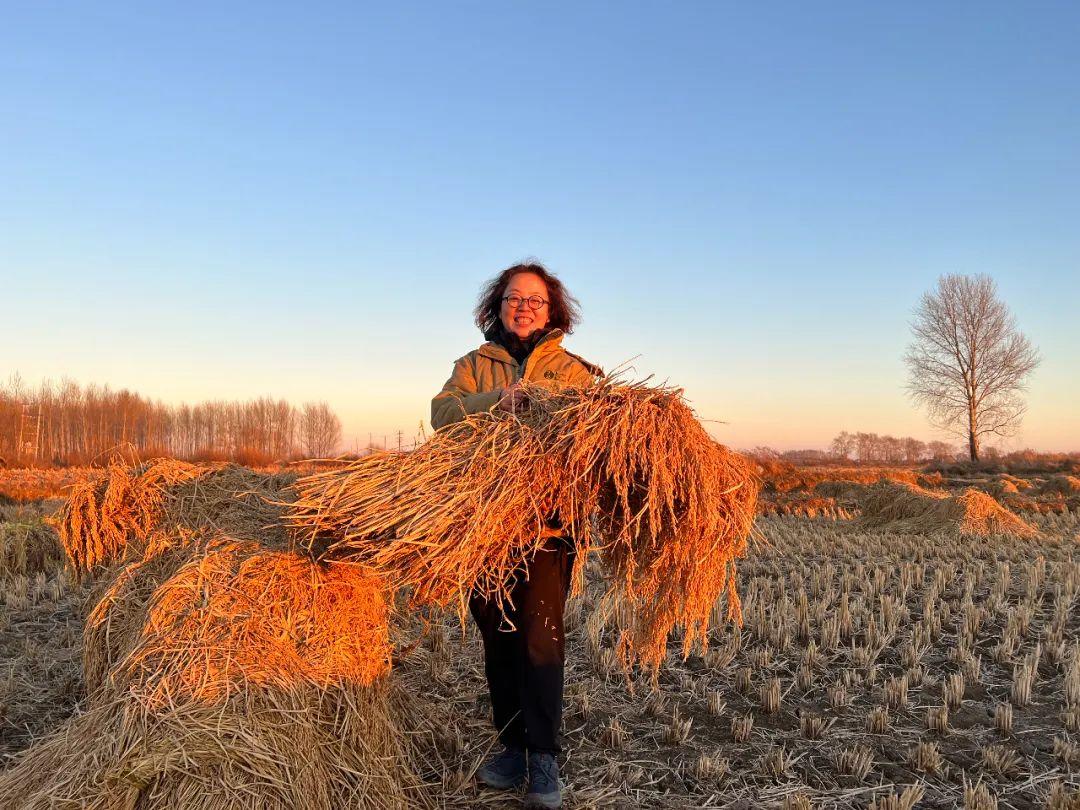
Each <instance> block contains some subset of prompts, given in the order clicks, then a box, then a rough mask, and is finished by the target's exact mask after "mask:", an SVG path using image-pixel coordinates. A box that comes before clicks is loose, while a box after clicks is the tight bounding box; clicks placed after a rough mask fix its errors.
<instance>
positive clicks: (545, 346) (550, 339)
mask: <svg viewBox="0 0 1080 810" xmlns="http://www.w3.org/2000/svg"><path fill="white" fill-rule="evenodd" d="M562 339H563V331H562V330H561V329H552V330H551V331H550V332H548V333H547V334H546V335H544V336H543V337H542V338H540V340H539V341H537V343H536V345H535V346H534V347H533V350H532V352H530V353H529V356H530V357H532V356H533V355H535V354H543V353H546V352H550V351H553V350H555V349H558V348H559V344H560V343H562ZM478 351H479V354H481V355H483V356H484V357H490V358H491V359H492V360H499V361H500V362H503V363H510V364H511V365H516V364H517V361H516V360H514V358H513V357H511V356H510V352H508V351H507V350H506V349H504V348H503V347H502V346H500V345H499V344H498V343H496V342H495V341H493V340H489V341H488V342H487V343H485V344H484V345H483V346H481V347H480V349H479V350H478Z"/></svg>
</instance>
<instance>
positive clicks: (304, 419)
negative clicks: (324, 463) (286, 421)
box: [300, 402, 341, 458]
mask: <svg viewBox="0 0 1080 810" xmlns="http://www.w3.org/2000/svg"><path fill="white" fill-rule="evenodd" d="M300 438H301V440H302V442H303V445H304V450H305V452H306V453H307V455H308V457H309V458H327V457H328V456H331V455H333V454H334V453H335V452H336V451H337V449H338V445H339V444H341V420H340V419H338V417H337V414H335V413H334V412H333V411H332V410H330V406H329V405H327V404H326V403H325V402H308V403H305V404H304V410H303V411H302V412H301V414H300Z"/></svg>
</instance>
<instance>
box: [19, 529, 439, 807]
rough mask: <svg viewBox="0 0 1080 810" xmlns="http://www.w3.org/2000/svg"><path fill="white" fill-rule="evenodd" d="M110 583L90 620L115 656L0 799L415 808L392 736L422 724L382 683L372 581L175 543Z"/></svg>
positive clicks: (378, 610) (237, 544) (382, 630)
mask: <svg viewBox="0 0 1080 810" xmlns="http://www.w3.org/2000/svg"><path fill="white" fill-rule="evenodd" d="M170 555H172V556H171V557H170ZM182 557H186V561H183V562H181V558H182ZM167 560H169V561H170V562H171V565H175V564H177V563H180V564H179V567H178V568H177V570H176V572H175V573H174V574H173V575H171V576H167V577H165V578H164V581H163V582H161V583H160V584H158V585H157V586H156V588H154V589H153V592H152V594H151V596H150V598H149V599H148V600H145V604H144V605H142V609H141V610H140V609H139V608H140V600H139V598H138V596H139V588H138V586H139V585H140V580H143V579H146V580H147V581H151V582H152V581H155V580H156V578H157V576H161V575H163V574H165V573H166V572H167V569H168V568H169V567H171V565H170V563H168V562H166V561H167ZM148 570H153V571H154V575H150V574H148V573H147V572H148ZM116 581H117V583H122V586H121V587H120V588H118V589H117V590H116V592H115V593H113V594H111V596H110V597H109V598H108V600H107V601H104V602H103V603H101V605H99V608H100V611H101V614H102V615H101V616H100V617H99V619H100V620H101V621H104V622H107V623H108V624H109V627H110V631H111V633H112V637H113V639H114V644H115V646H116V647H117V648H118V649H119V650H121V651H123V657H122V658H120V660H118V661H115V662H114V663H113V664H112V666H111V668H110V670H109V672H108V674H107V676H105V677H101V678H100V679H99V680H100V682H99V684H98V687H97V688H96V689H95V690H93V691H92V692H91V693H90V694H89V697H88V707H87V710H86V711H85V712H84V713H83V714H81V715H78V716H76V717H75V718H74V719H73V720H71V721H70V722H69V723H68V724H67V725H66V726H65V727H64V728H63V729H61V730H60V731H59V732H57V733H56V734H54V735H53V736H51V737H50V738H47V739H46V740H44V741H42V742H40V743H39V744H37V745H35V746H33V747H32V748H31V749H30V750H29V751H28V752H26V753H25V754H24V755H23V757H22V758H21V759H19V760H18V761H17V763H16V764H15V765H14V767H12V768H11V769H9V770H8V771H7V772H5V773H4V774H2V775H0V807H13V808H14V807H19V808H35V807H42V808H44V807H56V806H61V807H62V806H72V807H100V808H106V807H108V808H112V807H132V808H135V807H138V808H158V807H160V808H166V807H177V806H179V807H185V808H206V809H207V810H211V808H213V809H214V810H218V809H219V808H252V809H253V810H254V808H310V807H317V808H336V807H347V806H351V807H357V806H364V807H377V808H382V807H386V808H391V807H394V808H398V807H409V806H423V805H424V804H425V798H424V794H423V792H422V789H421V787H422V786H421V784H420V781H419V779H418V778H417V777H416V776H415V774H414V771H413V763H414V761H415V755H414V754H413V753H412V751H411V743H410V737H409V735H408V734H407V733H405V732H406V731H407V730H409V729H412V728H415V726H416V724H418V723H419V722H420V721H419V719H418V718H417V717H416V716H415V711H414V709H413V708H412V707H411V705H410V703H409V702H408V700H407V698H406V697H405V696H404V695H402V694H401V693H400V691H399V690H397V689H396V688H395V687H394V685H393V682H392V681H391V680H390V679H388V678H387V677H386V676H387V674H388V673H389V670H390V656H391V645H390V639H389V625H388V606H387V603H386V601H385V597H384V593H383V586H382V582H381V581H380V580H379V579H378V578H377V577H376V576H375V575H374V574H373V573H372V572H370V571H368V570H367V569H365V568H363V567H362V566H356V565H349V564H343V563H342V564H337V563H326V564H324V563H316V562H313V561H312V560H311V559H310V558H309V557H308V556H307V555H306V554H298V553H295V552H286V551H277V550H268V549H265V548H262V547H260V546H259V545H258V544H257V543H252V542H245V541H237V540H234V539H231V538H224V537H217V538H213V539H211V540H204V539H199V538H187V539H186V540H185V542H183V543H176V544H174V545H173V546H171V548H170V549H168V550H166V551H165V552H163V553H160V554H156V555H149V556H147V558H146V559H145V560H144V561H141V563H137V564H135V563H133V564H132V565H131V567H130V568H128V569H125V571H124V572H123V575H122V576H119V577H118V578H117V580H116ZM143 590H146V589H145V588H143ZM125 607H127V608H128V609H126V610H125V609H124V608H125ZM117 609H120V613H119V614H117V613H116V612H115V611H116V610H117Z"/></svg>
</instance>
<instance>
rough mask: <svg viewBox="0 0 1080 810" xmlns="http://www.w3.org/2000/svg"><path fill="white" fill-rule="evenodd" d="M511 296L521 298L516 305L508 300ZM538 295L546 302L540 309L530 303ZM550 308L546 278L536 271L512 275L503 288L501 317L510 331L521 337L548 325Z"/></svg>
mask: <svg viewBox="0 0 1080 810" xmlns="http://www.w3.org/2000/svg"><path fill="white" fill-rule="evenodd" d="M511 296H516V298H520V299H521V300H520V301H517V302H516V303H517V306H516V307H514V306H511V305H510V302H509V301H507V300H506V299H507V298H509V297H511ZM538 297H539V298H541V299H543V301H544V303H543V304H541V305H540V308H539V309H533V308H532V307H531V306H530V305H529V299H530V298H532V299H533V300H534V301H535V300H536V298H538ZM550 309H551V305H550V304H549V303H548V290H547V284H545V283H544V280H543V279H542V278H540V276H538V275H536V274H535V273H518V274H517V275H514V276H511V277H510V281H509V282H508V283H507V285H506V289H505V290H503V302H502V307H501V308H500V310H499V317H500V318H501V319H502V323H503V326H505V327H506V330H507V331H508V332H513V333H514V334H515V335H517V336H518V337H519V338H527V337H528V336H529V335H531V334H532V333H533V332H535V331H536V330H537V329H543V328H544V327H545V326H547V322H548V314H549V311H550Z"/></svg>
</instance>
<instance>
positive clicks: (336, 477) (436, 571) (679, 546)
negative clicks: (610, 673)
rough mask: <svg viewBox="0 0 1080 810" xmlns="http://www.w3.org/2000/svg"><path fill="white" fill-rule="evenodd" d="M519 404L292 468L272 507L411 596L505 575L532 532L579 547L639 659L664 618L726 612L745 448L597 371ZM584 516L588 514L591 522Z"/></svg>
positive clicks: (458, 589)
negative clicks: (297, 471)
mask: <svg viewBox="0 0 1080 810" xmlns="http://www.w3.org/2000/svg"><path fill="white" fill-rule="evenodd" d="M526 390H527V392H528V394H529V397H530V407H529V408H528V409H527V410H526V411H524V412H522V413H519V414H516V415H515V414H506V413H501V412H493V413H482V414H474V415H471V416H469V417H468V418H466V419H465V420H464V421H462V422H458V423H455V424H453V425H450V426H448V427H446V428H444V429H443V430H440V431H438V432H437V433H436V434H435V435H434V436H433V437H432V438H431V439H429V440H428V441H427V442H426V443H425V444H423V445H421V446H420V447H419V448H417V449H416V450H414V451H411V452H408V453H381V454H375V455H371V456H367V457H364V458H362V459H360V460H358V461H355V462H353V463H351V464H348V465H345V466H343V467H341V468H338V469H333V470H329V471H325V472H321V473H317V474H315V475H311V476H308V477H306V478H302V479H300V480H299V481H298V482H297V485H296V490H297V493H298V498H297V501H296V502H295V503H294V504H293V505H292V507H291V508H290V509H289V511H288V512H287V520H288V522H289V523H290V524H291V525H292V526H293V527H294V528H295V529H296V530H297V531H298V532H299V533H300V535H301V536H302V537H303V538H305V539H306V541H307V542H308V543H310V544H311V546H312V547H313V548H316V549H319V550H320V551H323V552H324V553H325V554H326V556H328V557H330V558H334V559H346V560H351V561H356V562H361V563H363V564H365V565H368V566H370V567H372V568H373V569H375V570H377V571H379V572H380V573H382V574H383V575H384V576H385V577H386V579H387V580H388V581H391V582H394V583H395V584H396V585H398V586H402V587H406V588H409V589H411V593H412V600H413V603H414V604H421V605H428V604H434V605H447V604H452V603H455V602H456V603H457V604H458V605H459V606H460V608H461V609H462V610H463V609H464V604H465V602H466V599H467V597H468V596H469V594H470V593H473V592H476V593H480V594H483V595H485V596H487V597H489V598H493V599H495V600H497V601H498V602H499V603H500V604H502V603H503V600H505V599H506V598H507V592H506V584H507V582H508V581H509V580H510V578H511V575H512V573H513V572H515V571H517V570H520V569H521V568H522V567H523V566H524V565H525V563H526V561H527V560H528V559H530V557H531V555H533V554H534V553H535V552H536V550H537V549H538V548H539V547H540V546H541V545H542V544H543V542H544V540H545V539H546V537H548V536H550V535H552V534H563V533H565V534H569V535H570V536H572V537H574V538H575V539H576V542H577V545H578V550H579V553H578V556H577V563H576V565H577V571H576V572H575V576H574V582H575V591H577V590H579V589H580V587H581V581H582V578H581V570H582V565H583V564H584V562H585V560H586V558H587V557H588V554H589V552H590V551H592V550H594V549H597V550H599V551H600V552H601V556H602V560H603V562H604V564H605V567H606V571H607V575H608V583H609V587H610V589H611V591H612V592H613V593H618V594H619V595H620V596H621V598H622V599H624V600H625V601H626V602H627V604H628V605H629V607H630V609H631V610H632V612H633V614H634V618H635V622H634V627H633V629H632V631H630V632H628V633H627V634H626V635H625V636H624V638H623V639H622V645H621V646H622V650H623V652H624V654H625V655H627V656H634V657H636V658H638V659H639V660H640V661H641V662H642V663H643V664H645V665H647V666H650V667H652V668H653V669H654V670H655V669H656V667H658V666H659V664H660V663H661V662H662V660H663V658H664V656H665V654H666V644H667V637H668V634H669V632H670V631H671V630H672V628H673V627H675V626H676V625H681V626H682V627H684V628H685V631H686V632H685V635H684V639H683V651H684V654H685V653H689V651H690V650H691V649H692V647H693V645H694V643H695V642H697V641H701V642H702V643H704V641H705V636H706V630H707V629H708V624H709V615H710V612H711V610H712V608H713V605H714V604H715V603H716V601H717V600H718V599H719V598H720V597H721V596H722V595H723V594H724V593H725V591H726V594H727V599H728V613H729V615H730V616H731V617H735V618H737V617H738V616H739V615H740V608H739V601H738V595H737V593H736V591H735V561H736V558H738V557H740V556H742V555H743V554H744V553H745V549H746V540H747V535H748V533H749V531H750V527H751V525H752V522H753V519H754V511H755V505H756V500H757V494H758V484H757V481H756V479H755V476H754V473H753V467H752V465H751V463H750V462H749V461H748V460H747V459H745V458H743V457H742V456H740V455H738V454H736V453H733V452H731V451H730V450H728V449H727V448H725V447H723V446H721V445H719V444H717V443H716V442H715V441H713V440H712V439H711V438H710V437H709V435H708V434H707V433H706V432H705V430H704V428H702V426H701V424H700V423H699V422H698V421H697V419H696V418H695V417H694V414H693V412H692V411H691V410H690V408H689V407H688V406H687V405H686V403H685V402H684V400H683V398H682V396H681V392H679V391H677V390H673V389H668V388H656V387H650V386H646V385H643V384H637V385H623V384H617V383H616V382H614V381H613V380H611V379H608V380H606V381H604V382H603V383H601V384H599V385H597V386H595V387H592V388H586V389H563V390H561V391H552V390H550V389H548V388H545V387H542V386H540V385H529V386H528V387H527V389H526ZM594 521H595V524H594Z"/></svg>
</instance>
